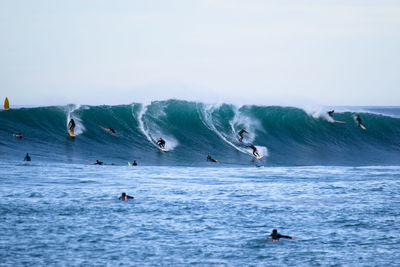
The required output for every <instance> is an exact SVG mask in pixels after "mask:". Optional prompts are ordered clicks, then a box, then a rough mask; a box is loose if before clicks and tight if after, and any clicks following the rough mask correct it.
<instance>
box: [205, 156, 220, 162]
mask: <svg viewBox="0 0 400 267" xmlns="http://www.w3.org/2000/svg"><path fill="white" fill-rule="evenodd" d="M207 161H211V162H218V160H215V159H213V158H211V156H210V155H207Z"/></svg>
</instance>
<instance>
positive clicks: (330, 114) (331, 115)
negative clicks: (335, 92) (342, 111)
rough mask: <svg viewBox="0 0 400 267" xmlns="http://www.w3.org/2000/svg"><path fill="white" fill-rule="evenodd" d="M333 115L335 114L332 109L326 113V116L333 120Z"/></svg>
mask: <svg viewBox="0 0 400 267" xmlns="http://www.w3.org/2000/svg"><path fill="white" fill-rule="evenodd" d="M333 113H335V111H334V110H333V109H332V110H331V111H328V116H329V117H331V118H333Z"/></svg>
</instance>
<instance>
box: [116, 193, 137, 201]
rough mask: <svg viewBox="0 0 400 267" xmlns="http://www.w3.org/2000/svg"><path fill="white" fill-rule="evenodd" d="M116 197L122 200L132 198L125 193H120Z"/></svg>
mask: <svg viewBox="0 0 400 267" xmlns="http://www.w3.org/2000/svg"><path fill="white" fill-rule="evenodd" d="M118 199H119V200H122V201H128V199H134V197H132V196H128V195H127V194H125V193H122V194H121V196H120V197H119V198H118Z"/></svg>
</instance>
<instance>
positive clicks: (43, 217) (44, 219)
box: [0, 162, 400, 266]
mask: <svg viewBox="0 0 400 267" xmlns="http://www.w3.org/2000/svg"><path fill="white" fill-rule="evenodd" d="M214 166H218V167H216V168H199V167H171V166H170V167H151V166H147V167H142V166H137V167H128V166H126V167H124V166H91V165H81V164H56V163H43V162H42V163H36V162H30V163H24V164H23V163H16V162H7V163H5V162H2V163H0V185H1V186H0V233H1V234H0V259H1V261H0V265H2V266H15V265H30V266H31V265H90V266H93V265H106V264H108V265H125V264H126V265H136V266H157V265H163V266H183V265H198V266H213V265H218V266H293V265H297V266H321V265H322V266H325V265H336V266H341V265H344V266H396V265H397V266H398V265H399V263H400V224H399V215H400V180H399V177H400V167H388V166H386V167H325V166H324V167H318V166H315V167H270V168H250V167H249V168H233V167H232V168H227V167H223V166H222V165H214ZM122 192H126V193H127V194H129V195H132V196H134V197H135V199H134V200H133V201H128V202H122V201H119V200H118V197H119V196H120V195H121V193H122ZM274 228H277V229H278V231H279V232H280V233H282V234H286V235H291V236H294V237H295V238H296V239H297V241H292V240H289V239H281V241H280V242H278V243H271V242H269V241H267V236H268V235H269V233H270V232H271V231H272V229H274Z"/></svg>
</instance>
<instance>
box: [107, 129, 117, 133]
mask: <svg viewBox="0 0 400 267" xmlns="http://www.w3.org/2000/svg"><path fill="white" fill-rule="evenodd" d="M108 130H109V131H110V132H111V133H113V134H117V133H116V132H115V130H114V129H113V128H108Z"/></svg>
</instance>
